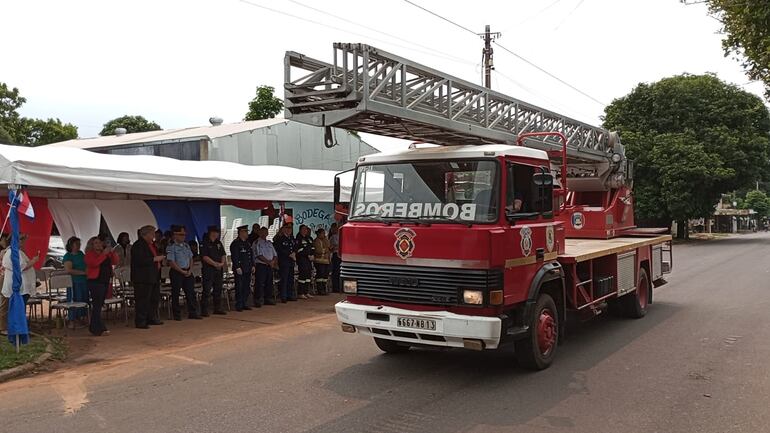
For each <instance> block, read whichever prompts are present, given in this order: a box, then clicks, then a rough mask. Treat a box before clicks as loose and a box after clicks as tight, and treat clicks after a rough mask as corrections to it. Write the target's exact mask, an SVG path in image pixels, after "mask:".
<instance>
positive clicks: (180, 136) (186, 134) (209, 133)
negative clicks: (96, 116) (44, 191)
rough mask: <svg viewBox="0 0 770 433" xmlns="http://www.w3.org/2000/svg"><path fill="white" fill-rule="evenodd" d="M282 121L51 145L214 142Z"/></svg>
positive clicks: (97, 146) (87, 146) (84, 146)
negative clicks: (216, 139)
mask: <svg viewBox="0 0 770 433" xmlns="http://www.w3.org/2000/svg"><path fill="white" fill-rule="evenodd" d="M288 122H289V121H288V120H286V119H283V118H276V119H264V120H251V121H246V122H238V123H223V124H221V125H217V126H212V125H208V126H194V127H190V128H176V129H163V130H160V131H148V132H135V133H133V134H125V135H121V136H117V135H107V136H104V137H92V138H76V139H74V140H67V141H62V142H59V143H53V144H49V145H48V146H51V147H74V148H77V149H101V148H108V147H115V146H124V145H127V144H140V143H162V142H179V141H188V140H194V139H204V138H207V139H214V138H219V137H226V136H228V135H234V134H239V133H242V132H250V131H254V130H257V129H262V128H267V127H270V126H273V125H278V124H280V123H288Z"/></svg>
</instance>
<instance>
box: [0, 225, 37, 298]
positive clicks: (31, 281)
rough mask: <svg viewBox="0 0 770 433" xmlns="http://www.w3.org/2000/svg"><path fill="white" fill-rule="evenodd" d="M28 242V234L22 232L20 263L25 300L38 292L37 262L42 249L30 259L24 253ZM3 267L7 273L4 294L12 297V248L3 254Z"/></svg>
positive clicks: (20, 237) (20, 238)
mask: <svg viewBox="0 0 770 433" xmlns="http://www.w3.org/2000/svg"><path fill="white" fill-rule="evenodd" d="M26 243H27V235H26V234H21V235H20V236H19V264H20V265H21V288H20V292H21V295H22V296H23V297H24V302H26V301H27V299H29V296H30V295H34V294H35V292H36V289H35V283H36V276H35V263H37V262H38V260H40V251H38V252H37V254H36V255H35V257H32V259H30V258H29V257H27V254H25V253H24V251H23V250H24V244H26ZM3 268H4V271H5V275H4V278H3V289H2V294H3V296H5V297H6V298H10V297H11V295H12V294H13V264H12V263H11V250H10V248H9V249H8V251H7V252H6V254H4V255H3Z"/></svg>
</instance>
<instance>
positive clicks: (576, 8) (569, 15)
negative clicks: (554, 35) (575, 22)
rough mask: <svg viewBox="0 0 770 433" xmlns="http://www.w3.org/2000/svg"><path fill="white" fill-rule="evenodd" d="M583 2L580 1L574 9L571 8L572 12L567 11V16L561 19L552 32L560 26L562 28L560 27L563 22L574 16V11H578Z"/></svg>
mask: <svg viewBox="0 0 770 433" xmlns="http://www.w3.org/2000/svg"><path fill="white" fill-rule="evenodd" d="M584 1H585V0H580V1H579V2H578V3H577V4H576V5H575V7H574V8H572V10H571V11H569V13H568V14H567V15H566V16H565V17H564V18H562V20H561V22H560V23H559V25H557V26H556V28H554V30H559V27H561V26H562V25H563V24H564V23H565V22H567V19H569V17H571V16H572V14H574V13H575V11H576V10H578V9H580V6H582V5H583V2H584Z"/></svg>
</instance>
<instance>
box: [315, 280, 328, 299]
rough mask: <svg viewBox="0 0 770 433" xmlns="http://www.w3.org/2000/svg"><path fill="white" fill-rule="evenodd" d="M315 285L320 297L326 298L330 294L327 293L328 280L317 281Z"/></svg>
mask: <svg viewBox="0 0 770 433" xmlns="http://www.w3.org/2000/svg"><path fill="white" fill-rule="evenodd" d="M315 285H316V289H317V290H318V294H319V295H321V296H326V295H328V294H329V293H327V292H326V280H316V283H315Z"/></svg>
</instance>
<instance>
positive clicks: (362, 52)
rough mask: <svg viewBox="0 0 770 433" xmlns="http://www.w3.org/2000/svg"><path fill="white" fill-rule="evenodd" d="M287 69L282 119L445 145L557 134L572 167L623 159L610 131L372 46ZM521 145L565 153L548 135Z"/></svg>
mask: <svg viewBox="0 0 770 433" xmlns="http://www.w3.org/2000/svg"><path fill="white" fill-rule="evenodd" d="M284 66H285V77H284V78H285V85H284V87H285V107H286V113H285V116H286V118H290V119H292V120H295V121H299V122H302V123H307V124H311V125H315V126H334V127H340V128H345V129H349V130H353V131H359V132H368V133H372V134H378V135H385V136H390V137H396V138H402V139H407V140H414V141H425V142H430V143H436V144H441V145H449V146H451V145H468V144H488V143H506V144H515V143H516V141H517V138H518V136H519V134H522V133H527V132H546V131H557V132H560V133H562V134H564V136H565V137H566V138H567V155H568V159H569V160H570V161H571V162H576V163H596V162H606V161H608V158H609V157H610V156H612V154H613V153H621V154H623V151H622V146H619V142H618V141H619V140H618V138H617V134H615V133H612V132H609V131H607V130H605V129H602V128H597V127H595V126H591V125H588V124H586V123H583V122H579V121H577V120H574V119H571V118H568V117H565V116H562V115H560V114H557V113H554V112H552V111H548V110H545V109H542V108H540V107H537V106H535V105H532V104H528V103H526V102H523V101H520V100H518V99H515V98H512V97H510V96H506V95H503V94H501V93H499V92H495V91H493V90H490V89H487V88H485V87H482V86H479V85H477V84H473V83H471V82H468V81H465V80H461V79H459V78H456V77H454V76H451V75H448V74H445V73H443V72H440V71H437V70H435V69H433V68H429V67H427V66H423V65H421V64H419V63H416V62H413V61H410V60H407V59H405V58H403V57H399V56H396V55H394V54H391V53H388V52H386V51H382V50H379V49H377V48H375V47H372V46H369V45H365V44H346V43H335V44H334V61H333V63H331V64H330V63H326V62H322V61H319V60H315V59H311V58H308V57H306V56H304V55H302V54H299V53H296V52H291V51H290V52H287V53H286V57H285V59H284ZM297 70H299V71H301V74H302V75H301V76H299V77H297V78H294V77H293V74H294V73H295V71H297ZM523 144H524V145H525V146H529V147H535V148H539V149H542V150H546V151H556V150H561V148H562V144H561V143H560V142H559V140H558V139H557V138H555V137H551V136H549V137H538V138H532V139H527V140H526V141H525V142H524V143H523Z"/></svg>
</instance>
